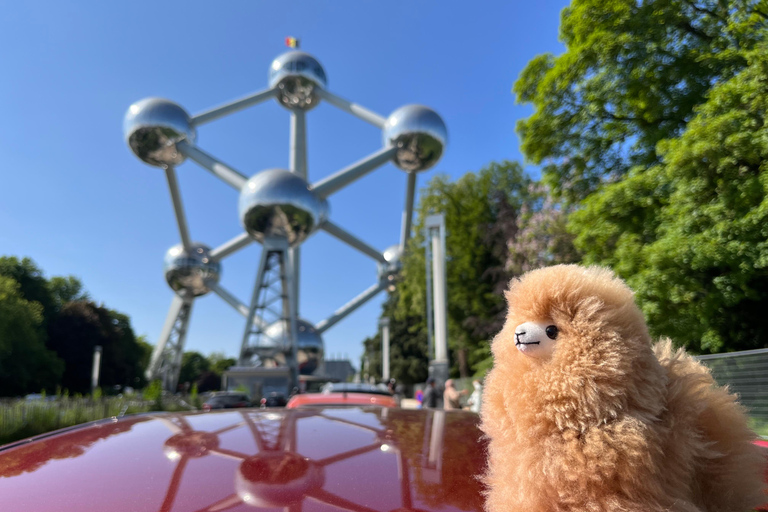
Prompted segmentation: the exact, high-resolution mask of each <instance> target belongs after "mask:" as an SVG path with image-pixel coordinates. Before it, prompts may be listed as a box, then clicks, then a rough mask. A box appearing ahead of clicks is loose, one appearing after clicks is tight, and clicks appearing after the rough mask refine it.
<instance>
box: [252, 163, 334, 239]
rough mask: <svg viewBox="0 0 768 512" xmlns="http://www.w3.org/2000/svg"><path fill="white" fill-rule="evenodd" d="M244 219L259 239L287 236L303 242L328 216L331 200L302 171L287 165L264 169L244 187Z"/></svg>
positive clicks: (255, 237) (253, 234)
mask: <svg viewBox="0 0 768 512" xmlns="http://www.w3.org/2000/svg"><path fill="white" fill-rule="evenodd" d="M239 211H240V222H242V224H243V227H245V230H246V231H247V232H248V233H249V234H250V235H251V236H252V237H253V238H254V239H255V240H258V241H259V242H264V240H265V239H266V238H285V239H286V240H287V241H288V243H289V244H290V245H292V246H295V245H298V244H300V243H301V242H303V241H304V240H305V239H306V238H307V237H308V236H309V234H310V233H312V231H314V230H315V229H317V227H318V226H319V225H320V224H321V223H323V222H324V221H325V220H326V218H327V217H328V202H327V201H326V200H325V199H322V198H319V197H317V195H315V193H314V192H312V191H311V190H310V189H309V185H307V182H306V181H305V180H304V179H303V178H302V177H301V176H299V175H297V174H295V173H292V172H290V171H286V170H284V169H269V170H266V171H262V172H260V173H258V174H256V175H255V176H253V177H252V178H251V179H249V180H248V181H247V182H246V184H245V186H243V189H242V190H241V191H240V202H239Z"/></svg>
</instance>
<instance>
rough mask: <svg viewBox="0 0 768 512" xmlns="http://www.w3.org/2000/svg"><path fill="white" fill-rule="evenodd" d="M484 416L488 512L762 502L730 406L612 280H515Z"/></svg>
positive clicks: (750, 452) (597, 274) (576, 271)
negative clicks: (655, 338) (656, 339)
mask: <svg viewBox="0 0 768 512" xmlns="http://www.w3.org/2000/svg"><path fill="white" fill-rule="evenodd" d="M507 301H508V303H509V313H508V316H507V320H506V324H505V325H504V328H503V329H502V331H501V332H500V333H499V334H498V335H497V336H496V338H495V339H494V340H493V344H492V351H493V356H494V367H493V370H492V371H491V372H490V374H489V376H488V379H487V384H486V389H485V391H486V392H485V395H484V398H483V407H482V429H483V430H484V432H485V433H486V434H487V435H488V437H489V438H490V444H489V452H490V453H489V467H488V471H487V474H486V484H487V486H488V496H487V503H486V508H487V510H488V511H489V512H502V511H503V512H518V511H519V512H539V511H547V512H549V511H579V512H587V511H588V512H597V511H604V512H623V511H633V512H634V511H637V512H640V511H642V512H650V511H680V512H682V511H690V512H693V511H723V512H725V511H727V512H739V511H745V510H750V509H751V508H752V507H754V506H756V505H759V504H761V503H763V502H765V501H766V496H765V494H763V492H764V491H763V488H762V475H763V468H764V465H765V462H766V461H765V459H764V458H763V455H762V454H761V453H760V452H759V448H758V447H756V446H754V445H752V444H751V441H752V440H753V438H754V434H753V433H752V432H751V431H750V430H749V428H748V427H747V419H746V416H745V414H744V411H743V409H742V407H741V406H740V405H738V404H737V403H736V397H735V396H734V395H732V394H729V393H728V391H727V390H726V389H723V388H718V387H716V385H715V382H714V380H713V379H712V377H711V376H710V374H709V372H708V370H707V369H706V368H705V367H704V366H702V365H701V364H699V363H698V362H696V361H695V360H694V359H692V358H691V357H690V356H688V355H686V354H685V353H684V352H683V351H682V350H678V351H675V350H674V349H673V348H672V345H671V343H670V341H669V340H662V341H661V342H660V343H658V344H657V345H656V346H651V339H650V336H649V334H648V329H647V327H646V325H645V320H644V318H643V315H642V313H641V312H640V310H639V309H638V307H637V306H636V305H635V303H634V300H633V295H632V292H631V290H630V289H629V288H628V287H627V286H626V285H625V284H624V283H623V282H622V281H621V280H620V279H618V278H616V277H615V276H614V275H613V274H612V273H611V272H610V271H609V270H605V269H601V268H596V267H590V268H584V267H579V266H576V265H558V266H554V267H548V268H543V269H540V270H535V271H533V272H529V273H528V274H526V275H524V276H523V277H522V278H520V279H516V280H514V281H513V282H512V283H511V284H510V288H509V291H508V292H507Z"/></svg>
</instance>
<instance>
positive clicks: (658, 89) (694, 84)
mask: <svg viewBox="0 0 768 512" xmlns="http://www.w3.org/2000/svg"><path fill="white" fill-rule="evenodd" d="M764 4H765V1H764V0H727V1H726V0H641V1H636V0H573V2H572V3H571V5H570V6H569V7H567V8H565V9H564V10H563V13H562V22H561V26H560V39H561V41H562V42H563V44H564V45H565V46H566V51H565V53H563V54H561V55H559V56H557V57H556V56H554V55H552V54H544V55H540V56H538V57H536V58H535V59H533V60H532V61H531V62H529V63H528V65H527V67H526V68H525V69H524V70H523V72H522V74H521V75H520V78H519V79H518V81H517V82H516V83H515V86H514V89H513V90H514V92H515V94H516V95H517V97H518V100H519V101H520V102H521V103H528V104H532V105H533V106H534V108H535V112H534V114H533V115H532V116H530V117H529V118H527V119H524V120H521V121H520V122H519V123H518V132H519V134H520V136H521V139H522V150H523V152H524V154H525V155H526V157H527V158H528V159H530V160H531V161H532V162H534V163H536V164H541V165H542V169H543V176H544V179H545V181H546V182H547V184H548V185H549V186H550V187H551V188H552V190H553V191H554V192H555V193H556V194H562V195H563V196H564V197H566V198H567V199H568V200H570V201H579V200H581V199H583V198H584V197H586V196H587V195H589V194H590V193H591V192H593V191H594V190H596V189H597V188H598V187H599V185H600V184H601V183H603V182H605V181H614V180H617V179H619V178H621V177H623V176H624V175H626V174H627V173H628V172H629V171H630V170H631V169H633V168H634V167H637V166H640V167H642V168H647V167H649V166H652V165H654V164H656V163H658V162H659V158H658V156H657V154H656V144H657V143H658V142H659V141H661V140H663V139H666V138H670V137H675V136H677V135H679V134H680V133H681V132H682V130H683V129H684V128H685V126H686V124H687V123H688V121H689V120H690V119H691V117H692V113H693V109H694V107H695V106H696V105H698V104H700V103H702V102H703V101H704V99H705V97H706V94H707V92H708V91H709V89H710V88H711V86H712V84H713V83H716V82H721V81H725V80H727V79H729V78H731V77H733V76H734V75H735V74H736V73H738V72H739V71H740V70H741V69H743V68H744V67H745V66H746V64H747V59H746V52H748V51H749V50H750V49H751V48H753V47H754V45H755V44H756V42H757V41H759V40H760V34H759V30H760V28H761V27H762V26H763V25H764V24H765V21H766V18H767V17H768V7H766V5H764Z"/></svg>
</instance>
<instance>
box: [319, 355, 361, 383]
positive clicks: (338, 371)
mask: <svg viewBox="0 0 768 512" xmlns="http://www.w3.org/2000/svg"><path fill="white" fill-rule="evenodd" d="M355 372H356V370H355V368H354V367H353V366H352V363H350V362H349V359H326V360H325V372H324V375H327V376H328V377H331V378H332V379H334V380H336V379H338V380H339V381H340V382H347V381H348V380H350V379H351V378H352V377H354V375H355Z"/></svg>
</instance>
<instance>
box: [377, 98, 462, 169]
mask: <svg viewBox="0 0 768 512" xmlns="http://www.w3.org/2000/svg"><path fill="white" fill-rule="evenodd" d="M447 143H448V130H446V128H445V123H444V122H443V120H442V119H441V118H440V116H439V115H437V113H436V112H435V111H434V110H432V109H430V108H427V107H424V106H422V105H406V106H404V107H400V108H399V109H397V110H395V111H394V112H392V114H391V115H390V116H389V117H388V118H387V122H386V123H385V124H384V145H385V146H395V147H397V148H398V149H399V151H398V152H397V153H396V154H395V158H394V163H395V165H397V166H398V167H399V168H401V169H402V170H404V171H411V172H419V171H424V170H426V169H429V168H430V167H432V166H433V165H435V164H436V163H437V161H438V160H440V157H441V156H442V154H443V150H444V149H445V145H446V144H447Z"/></svg>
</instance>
